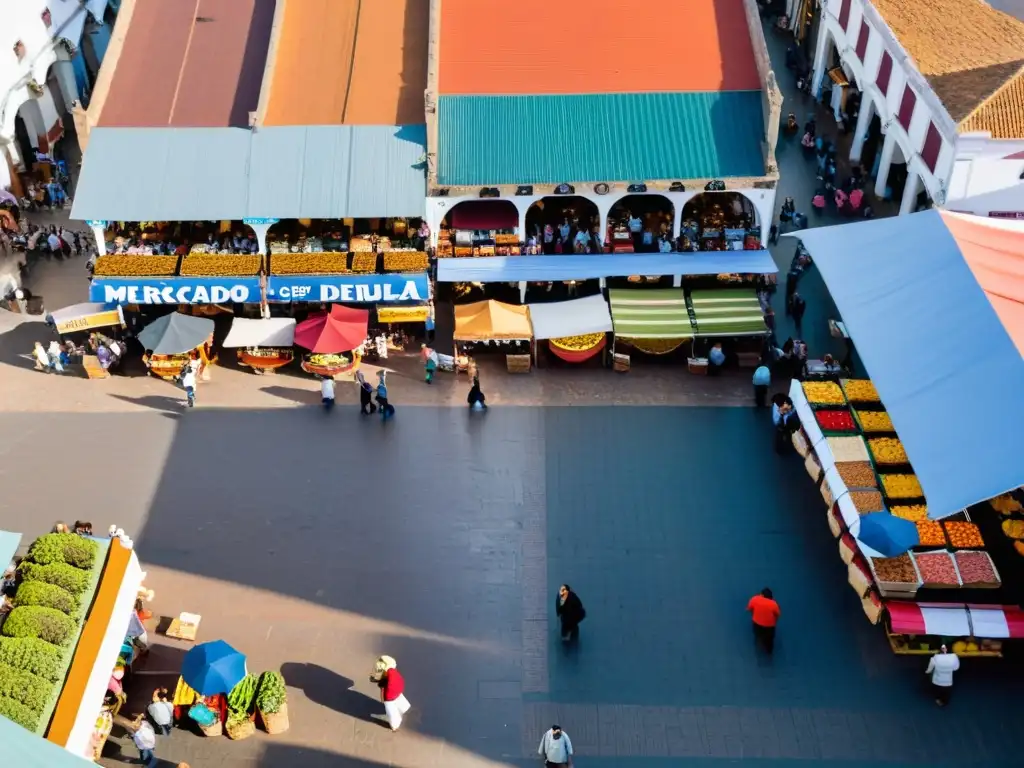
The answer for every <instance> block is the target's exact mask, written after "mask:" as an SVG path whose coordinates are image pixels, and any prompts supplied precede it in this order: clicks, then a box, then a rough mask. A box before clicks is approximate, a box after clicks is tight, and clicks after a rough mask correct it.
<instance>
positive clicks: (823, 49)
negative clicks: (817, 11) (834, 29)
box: [811, 13, 832, 99]
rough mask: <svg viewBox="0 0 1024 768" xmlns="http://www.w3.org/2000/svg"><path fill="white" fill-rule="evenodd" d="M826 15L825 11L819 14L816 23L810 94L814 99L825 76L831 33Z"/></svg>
mask: <svg viewBox="0 0 1024 768" xmlns="http://www.w3.org/2000/svg"><path fill="white" fill-rule="evenodd" d="M827 19H828V16H827V14H825V13H822V15H821V23H820V24H819V25H818V40H817V44H816V45H815V46H814V69H813V72H814V74H813V75H812V77H813V78H814V79H813V80H811V95H812V96H814V98H815V99H817V98H818V92H819V90H820V89H821V81H822V78H824V77H825V62H826V61H828V55H827V54H828V51H829V49H830V47H831V45H830V44H831V42H832V33H831V32H830V31H829V28H828V21H827Z"/></svg>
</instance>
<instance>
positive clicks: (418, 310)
mask: <svg viewBox="0 0 1024 768" xmlns="http://www.w3.org/2000/svg"><path fill="white" fill-rule="evenodd" d="M428 317H430V307H377V320H379V321H380V322H382V323H425V322H426V321H427V318H428Z"/></svg>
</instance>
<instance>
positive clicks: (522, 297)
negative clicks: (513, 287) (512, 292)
mask: <svg viewBox="0 0 1024 768" xmlns="http://www.w3.org/2000/svg"><path fill="white" fill-rule="evenodd" d="M519 303H520V304H525V303H526V281H525V280H520V281H519Z"/></svg>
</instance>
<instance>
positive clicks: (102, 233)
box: [89, 224, 107, 256]
mask: <svg viewBox="0 0 1024 768" xmlns="http://www.w3.org/2000/svg"><path fill="white" fill-rule="evenodd" d="M89 228H90V229H92V236H93V238H94V239H95V240H96V253H97V254H98V255H99V256H106V254H107V237H106V234H107V230H106V227H105V226H103V225H101V224H90V225H89Z"/></svg>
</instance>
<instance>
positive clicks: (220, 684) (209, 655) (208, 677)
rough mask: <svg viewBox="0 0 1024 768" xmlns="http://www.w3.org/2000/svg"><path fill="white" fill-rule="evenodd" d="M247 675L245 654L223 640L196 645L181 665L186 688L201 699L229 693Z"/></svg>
mask: <svg viewBox="0 0 1024 768" xmlns="http://www.w3.org/2000/svg"><path fill="white" fill-rule="evenodd" d="M245 674H246V672H245V654H243V653H239V652H238V651H236V650H235V649H234V648H232V647H231V646H230V645H228V644H227V643H225V642H224V641H223V640H214V641H213V642H209V643H202V644H201V645H197V646H196V647H195V648H193V649H192V650H190V651H189V652H188V653H186V654H185V660H184V661H183V662H182V663H181V676H182V678H183V679H184V680H185V684H186V685H187V686H188V687H189V688H191V689H193V690H194V691H196V692H197V693H199V695H200V696H213V695H214V694H217V693H228V692H230V691H231V689H232V688H234V687H235V686H236V685H238V683H239V681H240V680H241V679H242V678H243V677H245Z"/></svg>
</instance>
